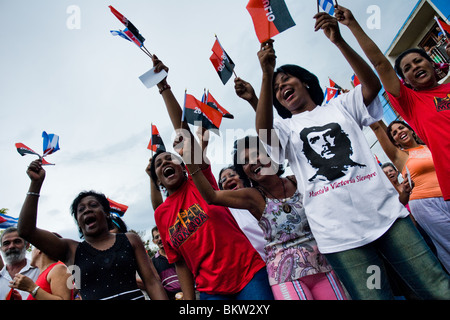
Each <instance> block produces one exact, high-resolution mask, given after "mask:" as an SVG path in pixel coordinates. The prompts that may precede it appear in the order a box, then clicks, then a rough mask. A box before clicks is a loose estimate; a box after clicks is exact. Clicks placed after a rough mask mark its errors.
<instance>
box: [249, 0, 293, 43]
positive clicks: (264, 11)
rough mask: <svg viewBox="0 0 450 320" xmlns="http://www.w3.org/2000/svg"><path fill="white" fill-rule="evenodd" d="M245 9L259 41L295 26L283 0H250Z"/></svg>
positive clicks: (261, 41)
mask: <svg viewBox="0 0 450 320" xmlns="http://www.w3.org/2000/svg"><path fill="white" fill-rule="evenodd" d="M247 10H248V12H249V13H250V16H251V17H252V20H253V25H254V26H255V31H256V36H257V37H258V40H259V42H260V43H263V42H264V41H267V40H269V39H271V38H272V37H273V36H275V35H277V34H279V33H281V32H283V31H285V30H287V29H289V28H291V27H293V26H295V22H294V20H292V17H291V14H290V13H289V10H288V8H287V6H286V3H285V2H284V0H250V1H249V2H248V4H247Z"/></svg>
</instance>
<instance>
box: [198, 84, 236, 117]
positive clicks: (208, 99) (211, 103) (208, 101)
mask: <svg viewBox="0 0 450 320" xmlns="http://www.w3.org/2000/svg"><path fill="white" fill-rule="evenodd" d="M202 102H203V103H206V104H207V105H208V106H210V107H212V108H214V109H217V110H219V111H220V112H221V113H222V115H223V117H224V118H228V119H234V116H233V115H232V114H231V113H229V112H228V111H227V110H226V109H225V108H224V107H222V106H221V105H220V104H219V103H218V102H217V101H216V99H214V97H213V96H212V94H211V93H210V92H209V91H208V92H207V93H206V97H204V98H203V99H202Z"/></svg>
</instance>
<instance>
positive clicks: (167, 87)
mask: <svg viewBox="0 0 450 320" xmlns="http://www.w3.org/2000/svg"><path fill="white" fill-rule="evenodd" d="M167 89H171V87H170V86H169V85H168V84H167V83H166V84H165V85H163V87H162V88H160V89H159V93H161V94H162V93H163V91H165V90H167Z"/></svg>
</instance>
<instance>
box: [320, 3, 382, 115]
mask: <svg viewBox="0 0 450 320" xmlns="http://www.w3.org/2000/svg"><path fill="white" fill-rule="evenodd" d="M314 18H315V19H316V25H315V30H316V31H318V30H319V29H322V30H323V31H324V33H325V35H326V36H327V37H328V38H329V39H330V41H331V42H332V43H333V44H334V45H336V47H337V48H338V49H339V50H340V51H341V53H342V54H343V55H344V57H345V59H346V60H347V62H348V63H349V64H350V66H351V68H352V69H353V71H354V72H355V74H356V75H357V77H358V78H359V80H360V82H361V86H362V93H363V97H364V104H365V105H366V106H369V105H370V104H371V103H372V101H373V100H374V99H375V98H376V97H377V95H378V93H379V92H380V89H381V83H380V80H379V79H378V77H377V75H376V74H375V72H373V70H372V68H371V67H370V66H369V65H368V64H367V63H366V61H365V60H364V59H363V58H362V57H361V56H360V55H359V54H358V53H356V51H355V50H353V48H352V47H350V46H349V44H348V43H347V42H346V41H345V40H344V38H343V37H342V35H341V32H340V30H339V24H338V22H337V19H336V18H334V17H332V16H330V15H329V14H327V13H325V12H321V13H318V14H316V15H315V16H314ZM341 22H342V21H341Z"/></svg>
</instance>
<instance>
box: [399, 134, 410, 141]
mask: <svg viewBox="0 0 450 320" xmlns="http://www.w3.org/2000/svg"><path fill="white" fill-rule="evenodd" d="M399 138H400V140H406V138H408V135H407V134H406V133H402V134H401V135H400V136H399Z"/></svg>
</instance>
